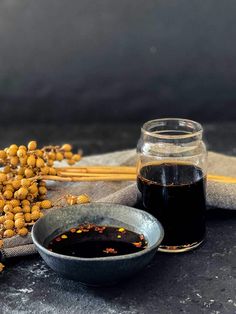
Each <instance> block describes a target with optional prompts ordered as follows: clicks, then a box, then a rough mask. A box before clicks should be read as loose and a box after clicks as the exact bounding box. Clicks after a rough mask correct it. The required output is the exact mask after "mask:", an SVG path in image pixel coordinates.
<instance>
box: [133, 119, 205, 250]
mask: <svg viewBox="0 0 236 314" xmlns="http://www.w3.org/2000/svg"><path fill="white" fill-rule="evenodd" d="M202 133H203V129H202V126H201V125H200V124H199V123H197V122H194V121H191V120H186V119H175V118H170V119H157V120H152V121H148V122H146V123H145V124H144V125H143V127H142V129H141V137H140V140H139V142H138V146H137V153H138V164H137V185H138V188H139V190H140V192H141V198H142V205H143V207H144V209H145V210H146V211H148V212H150V213H151V214H152V215H154V216H155V217H156V218H157V219H158V220H159V221H160V222H161V223H162V225H163V228H164V231H165V236H164V239H163V242H162V243H161V246H160V248H159V250H160V251H164V252H184V251H188V250H191V249H193V248H196V247H197V246H199V245H200V244H201V243H202V241H203V240H204V237H205V210H206V205H205V190H206V173H207V151H206V146H205V144H204V142H203V140H202Z"/></svg>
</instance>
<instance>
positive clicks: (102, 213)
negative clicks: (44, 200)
mask: <svg viewBox="0 0 236 314" xmlns="http://www.w3.org/2000/svg"><path fill="white" fill-rule="evenodd" d="M84 223H93V224H97V225H108V226H113V227H124V228H126V229H128V230H130V231H134V232H136V233H139V234H143V235H144V236H145V238H146V240H147V242H148V245H147V248H150V247H152V246H155V245H158V244H159V242H160V241H161V240H162V238H163V229H162V227H161V225H160V223H159V222H158V221H157V220H156V219H155V218H154V217H153V216H151V215H150V214H148V213H147V212H144V211H142V210H138V209H135V208H132V207H128V206H123V205H117V204H104V203H93V204H87V205H73V206H68V207H63V208H60V209H56V210H52V211H51V212H50V213H48V214H47V215H45V216H44V217H43V218H41V219H40V220H39V221H37V223H36V224H35V225H34V227H33V230H32V236H33V240H34V242H35V244H36V245H40V246H43V247H46V246H47V244H48V243H49V241H50V240H51V239H52V238H53V237H55V236H56V235H58V234H60V233H62V232H64V231H66V230H68V229H69V228H72V227H75V226H77V225H79V224H84Z"/></svg>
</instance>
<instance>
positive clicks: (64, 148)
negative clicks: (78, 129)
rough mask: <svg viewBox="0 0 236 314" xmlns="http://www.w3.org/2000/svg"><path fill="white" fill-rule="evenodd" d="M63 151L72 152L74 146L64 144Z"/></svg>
mask: <svg viewBox="0 0 236 314" xmlns="http://www.w3.org/2000/svg"><path fill="white" fill-rule="evenodd" d="M61 149H62V150H64V151H65V152H70V151H71V150H72V146H71V145H70V144H64V145H62V147H61Z"/></svg>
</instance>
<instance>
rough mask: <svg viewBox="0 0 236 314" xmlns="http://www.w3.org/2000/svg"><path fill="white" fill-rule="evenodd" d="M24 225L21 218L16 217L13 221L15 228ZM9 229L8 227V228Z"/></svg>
mask: <svg viewBox="0 0 236 314" xmlns="http://www.w3.org/2000/svg"><path fill="white" fill-rule="evenodd" d="M24 226H25V220H24V219H23V218H18V219H16V221H15V227H16V228H17V229H21V228H23V227H24ZM9 229H10V228H9Z"/></svg>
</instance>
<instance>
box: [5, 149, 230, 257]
mask: <svg viewBox="0 0 236 314" xmlns="http://www.w3.org/2000/svg"><path fill="white" fill-rule="evenodd" d="M135 163H136V151H135V150H134V149H132V150H125V151H118V152H114V153H108V154H102V155H96V156H89V157H85V158H83V159H82V160H81V161H80V162H79V163H78V165H80V166H83V165H126V166H134V165H135ZM60 165H61V166H64V165H66V164H63V163H60ZM208 173H211V174H217V175H224V176H231V177H232V176H234V177H236V157H231V156H226V155H222V154H218V153H214V152H209V154H208ZM48 187H49V191H48V198H49V199H51V200H52V201H53V203H54V204H55V206H54V208H56V207H60V206H65V205H66V201H65V199H64V198H63V196H65V195H66V194H72V195H79V194H82V193H87V194H88V195H89V196H90V198H91V200H92V202H109V203H119V204H123V205H128V206H133V205H135V203H136V201H137V195H138V189H137V186H136V183H135V182H128V181H123V182H117V181H116V182H108V181H106V182H99V181H97V182H73V183H70V182H66V183H65V182H63V183H62V182H48ZM207 205H208V207H213V208H222V209H231V210H234V209H236V184H229V183H221V182H220V183H219V182H213V181H209V182H207ZM72 206H73V205H72ZM45 214H46V212H45ZM34 253H36V249H35V247H34V245H33V244H32V239H31V235H30V233H29V234H28V236H26V237H20V236H14V237H12V238H10V239H4V245H3V248H2V249H1V250H0V255H1V256H0V259H1V257H2V259H4V258H9V257H14V256H23V255H30V254H34Z"/></svg>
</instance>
